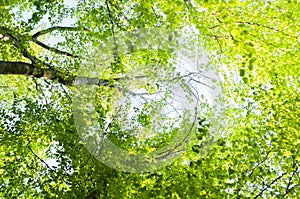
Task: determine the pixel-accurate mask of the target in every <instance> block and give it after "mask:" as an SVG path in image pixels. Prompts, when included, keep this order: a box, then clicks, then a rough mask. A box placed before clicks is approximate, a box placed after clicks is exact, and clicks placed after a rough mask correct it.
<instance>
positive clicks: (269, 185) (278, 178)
mask: <svg viewBox="0 0 300 199" xmlns="http://www.w3.org/2000/svg"><path fill="white" fill-rule="evenodd" d="M286 174H288V172H285V173H283V174H282V175H280V176H278V177H277V178H275V179H274V180H273V181H272V182H271V183H270V184H268V185H267V186H266V187H265V188H263V189H262V190H261V191H260V192H259V193H258V194H257V195H256V196H255V197H254V198H253V199H256V198H258V197H259V196H261V195H262V194H263V193H264V192H265V191H266V190H267V189H268V188H270V187H271V186H272V185H273V184H274V183H275V182H277V181H278V180H280V179H281V178H282V177H283V176H285V175H286Z"/></svg>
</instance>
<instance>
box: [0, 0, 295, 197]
mask: <svg viewBox="0 0 300 199" xmlns="http://www.w3.org/2000/svg"><path fill="white" fill-rule="evenodd" d="M66 2H67V1H65V2H63V1H61V0H51V1H38V0H25V1H22V2H21V1H20V2H19V1H1V2H0V9H1V12H0V16H1V17H0V24H1V26H0V72H1V79H0V89H1V95H0V99H1V102H0V107H1V108H0V115H1V118H0V176H1V177H0V198H298V197H300V190H299V184H300V171H299V163H300V155H299V154H300V152H299V147H298V146H299V144H300V141H299V140H300V128H299V126H300V125H299V115H300V111H299V110H300V97H299V91H300V87H299V86H300V77H299V71H300V68H299V66H300V64H299V61H298V60H300V59H299V42H300V38H299V37H300V30H299V27H300V21H299V20H300V13H299V10H300V4H299V2H298V1H297V0H289V1H279V0H273V1H268V0H264V1H238V0H226V1H219V0H212V1H197V0H187V1H185V0H164V1H158V2H157V1H152V0H151V1H144V0H135V1H128V0H122V1H116V0H105V1H104V0H103V1H100V0H99V1H87V0H78V1H76V3H74V5H73V6H72V5H68V4H67V3H66ZM74 2H75V1H74ZM72 18H73V19H74V21H72V22H70V20H71V19H72ZM66 19H69V21H68V20H66ZM66 23H71V24H68V26H67V27H66V26H64V25H65V24H66ZM149 27H150V28H152V27H159V28H161V29H171V30H180V29H182V28H184V27H194V29H196V30H197V31H198V32H199V38H198V39H199V40H200V41H201V43H202V44H203V48H204V49H205V50H206V52H208V54H209V56H210V59H211V60H212V63H213V64H214V65H215V66H217V67H218V68H219V70H220V72H221V74H222V78H223V88H224V90H223V91H224V93H225V95H226V97H227V98H228V99H229V100H231V102H232V104H231V106H230V107H229V108H228V111H227V112H226V117H227V118H228V121H229V122H228V124H227V125H226V127H227V129H226V131H225V132H222V133H223V136H221V137H219V138H218V140H217V142H216V144H215V145H214V146H213V148H212V149H211V151H209V153H208V154H206V153H205V152H206V149H205V146H210V145H213V142H212V140H211V139H210V138H211V137H210V135H208V132H209V131H208V129H209V128H210V126H209V125H208V122H207V121H206V120H204V118H198V125H197V133H196V137H197V140H196V141H194V143H193V144H192V145H191V146H190V148H189V150H187V151H185V152H184V153H183V154H182V155H181V157H180V158H179V159H177V160H176V161H175V162H173V163H172V164H171V165H168V166H167V167H165V168H163V169H160V170H158V171H155V172H148V173H126V172H121V171H117V170H114V169H112V168H109V167H107V166H105V165H103V164H101V163H100V162H99V161H98V160H97V159H96V158H95V157H93V156H92V155H91V154H90V153H89V151H88V150H87V149H86V148H84V143H83V142H82V140H81V139H80V137H79V136H78V134H77V133H76V128H75V125H74V120H73V117H72V114H73V112H72V100H73V98H72V92H73V91H74V88H73V86H72V84H73V83H74V81H75V78H76V75H78V70H79V68H80V67H81V66H82V63H87V62H89V61H91V60H89V59H88V58H87V57H86V55H87V54H89V53H90V52H91V51H92V49H95V47H96V46H97V47H98V46H99V45H101V41H103V40H104V39H106V38H109V37H110V38H111V37H114V36H115V35H117V34H118V33H120V32H126V31H132V30H136V29H141V28H149ZM60 38H64V39H60ZM54 41H56V42H54ZM151 58H152V59H151ZM169 58H170V54H168V53H166V52H163V51H154V52H153V51H151V50H147V51H137V52H133V53H131V54H130V53H129V55H126V56H123V57H122V56H119V57H118V59H115V60H113V61H112V62H111V65H108V67H107V70H103V71H99V72H101V75H102V76H101V78H102V82H101V83H102V85H100V86H98V90H97V95H96V97H97V96H98V97H99V98H100V97H103V98H102V100H101V99H99V100H98V103H97V105H96V106H97V110H98V113H99V123H100V124H101V119H102V120H103V118H104V117H106V116H107V114H108V113H109V111H111V110H112V107H111V106H110V105H109V104H107V103H105V102H109V100H112V97H113V96H114V88H113V87H110V86H112V85H116V84H117V83H118V82H119V80H118V79H117V78H119V77H120V76H119V75H120V74H123V73H125V72H128V71H131V68H130V67H128V65H126V63H127V61H128V60H129V59H131V60H135V61H136V62H138V63H141V64H145V63H147V64H149V63H150V64H151V63H157V62H159V63H160V64H161V65H163V66H165V67H166V69H170V68H171V66H170V65H167V63H168V60H169ZM162 63H164V64H162ZM144 66H147V65H146V64H145V65H144ZM170 70H171V69H170ZM171 71H172V70H171ZM156 74H157V71H155V70H149V71H148V74H147V75H149V76H151V75H152V76H153V77H154V76H155V75H156ZM124 84H125V83H124ZM143 89H146V90H147V91H148V92H155V91H156V89H157V88H156V87H155V85H154V84H153V85H152V84H151V85H145V86H144V88H143ZM153 107H154V109H153V110H155V106H154V105H152V108H153ZM156 108H157V107H156ZM153 110H152V109H151V104H150V105H149V106H148V110H146V109H145V110H143V112H142V113H140V114H138V115H137V120H138V122H140V123H141V124H142V125H144V126H147V125H149V121H148V117H149V115H150V113H151V111H153ZM102 122H103V125H104V120H103V121H102ZM118 125H119V124H118V123H115V124H114V126H113V127H112V129H113V130H114V131H113V133H111V134H112V135H111V136H112V137H111V138H110V139H111V140H113V142H115V143H119V145H121V146H122V147H123V148H126V149H128V150H135V151H151V150H156V149H155V146H156V145H158V147H161V146H163V145H164V144H166V143H168V142H169V141H170V137H172V136H174V135H175V136H176V133H177V131H176V128H174V129H173V131H172V132H170V134H168V135H162V137H160V136H158V137H155V138H153V139H147V140H146V141H145V140H144V145H142V146H140V147H139V148H136V147H133V143H136V141H137V140H139V137H136V136H131V137H130V134H128V132H123V131H121V130H120V129H119V126H118ZM122 136H126V137H130V138H131V139H126V141H125V142H123V141H122V140H123V139H122ZM168 136H169V137H168ZM203 147H204V148H203ZM208 148H209V147H208Z"/></svg>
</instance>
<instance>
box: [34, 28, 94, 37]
mask: <svg viewBox="0 0 300 199" xmlns="http://www.w3.org/2000/svg"><path fill="white" fill-rule="evenodd" d="M55 30H57V31H82V30H84V31H90V30H89V29H87V28H84V27H65V26H53V27H51V28H48V29H45V30H41V31H38V32H36V33H35V34H34V35H32V39H36V38H38V37H39V36H41V35H45V34H48V33H50V32H53V31H55Z"/></svg>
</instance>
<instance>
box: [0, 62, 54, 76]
mask: <svg viewBox="0 0 300 199" xmlns="http://www.w3.org/2000/svg"><path fill="white" fill-rule="evenodd" d="M0 74H16V75H28V76H29V75H32V76H34V77H46V78H47V79H52V80H53V79H56V78H58V76H59V75H58V74H57V72H56V71H54V70H51V69H38V68H37V67H35V66H34V65H33V64H29V63H25V62H9V61H0Z"/></svg>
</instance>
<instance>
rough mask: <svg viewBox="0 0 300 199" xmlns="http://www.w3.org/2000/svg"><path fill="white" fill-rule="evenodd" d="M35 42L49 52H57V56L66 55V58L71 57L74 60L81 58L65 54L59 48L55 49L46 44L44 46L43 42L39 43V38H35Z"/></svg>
mask: <svg viewBox="0 0 300 199" xmlns="http://www.w3.org/2000/svg"><path fill="white" fill-rule="evenodd" d="M33 42H34V43H36V44H37V45H39V46H41V47H43V48H45V49H47V50H49V51H52V52H55V53H57V54H61V55H66V56H69V57H74V58H78V57H79V56H78V55H72V54H71V53H68V52H65V51H62V50H59V49H57V48H53V47H50V46H48V45H46V44H44V43H43V42H41V41H39V40H38V39H37V38H34V39H33Z"/></svg>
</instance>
